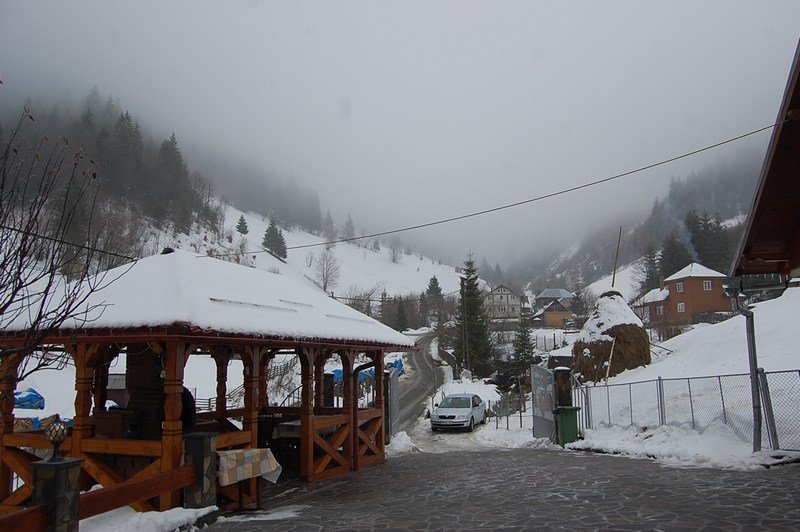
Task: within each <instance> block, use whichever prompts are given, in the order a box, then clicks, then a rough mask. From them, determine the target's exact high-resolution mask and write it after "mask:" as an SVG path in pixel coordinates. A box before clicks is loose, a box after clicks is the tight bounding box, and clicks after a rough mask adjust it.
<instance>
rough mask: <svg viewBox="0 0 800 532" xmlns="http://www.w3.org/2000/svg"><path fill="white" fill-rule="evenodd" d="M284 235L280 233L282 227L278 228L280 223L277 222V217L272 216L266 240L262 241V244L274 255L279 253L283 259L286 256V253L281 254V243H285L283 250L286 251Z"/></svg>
mask: <svg viewBox="0 0 800 532" xmlns="http://www.w3.org/2000/svg"><path fill="white" fill-rule="evenodd" d="M282 240H283V237H282V235H281V234H280V229H278V225H277V224H276V223H275V218H271V219H270V221H269V227H267V230H266V231H265V232H264V240H263V242H261V246H262V247H263V248H264V249H266V250H267V251H269V252H270V253H272V254H273V255H277V256H278V257H281V258H282V259H283V258H285V256H284V255H281V251H282V250H281V244H283V248H284V249H283V251H284V252H285V251H286V249H285V248H286V242H282Z"/></svg>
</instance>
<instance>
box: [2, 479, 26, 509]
mask: <svg viewBox="0 0 800 532" xmlns="http://www.w3.org/2000/svg"><path fill="white" fill-rule="evenodd" d="M32 495H33V489H31V487H30V486H29V485H28V484H25V485H24V486H20V487H19V488H17V489H16V490H15V491H14V493H12V494H11V495H9V496H8V497H6V498H5V499H3V502H2V504H7V505H9V506H20V505H22V504H24V503H25V501H27V500H28V499H30V498H31V496H32Z"/></svg>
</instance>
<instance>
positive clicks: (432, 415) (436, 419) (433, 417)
mask: <svg viewBox="0 0 800 532" xmlns="http://www.w3.org/2000/svg"><path fill="white" fill-rule="evenodd" d="M431 419H433V420H435V421H438V420H439V415H438V414H431Z"/></svg>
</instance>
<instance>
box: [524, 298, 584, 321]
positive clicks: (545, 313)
mask: <svg viewBox="0 0 800 532" xmlns="http://www.w3.org/2000/svg"><path fill="white" fill-rule="evenodd" d="M574 318H575V314H573V312H572V311H571V310H569V309H568V308H567V307H566V306H564V303H562V302H561V301H551V302H550V303H548V304H547V305H546V306H545V307H544V308H540V309H539V310H537V311H536V313H535V314H534V315H533V323H534V325H535V326H539V327H555V328H564V327H566V326H567V322H568V321H571V320H573V319H574Z"/></svg>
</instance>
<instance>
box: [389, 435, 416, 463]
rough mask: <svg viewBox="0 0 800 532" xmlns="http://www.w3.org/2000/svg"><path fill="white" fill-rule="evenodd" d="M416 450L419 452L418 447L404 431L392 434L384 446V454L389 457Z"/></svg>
mask: <svg viewBox="0 0 800 532" xmlns="http://www.w3.org/2000/svg"><path fill="white" fill-rule="evenodd" d="M418 452H421V451H420V448H419V447H417V446H416V445H415V444H414V442H413V441H411V438H410V437H409V435H408V434H407V433H406V432H405V431H402V432H398V433H397V434H395V435H393V436H392V441H391V443H389V445H387V446H386V455H387V456H389V457H392V456H401V455H404V454H409V453H418Z"/></svg>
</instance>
